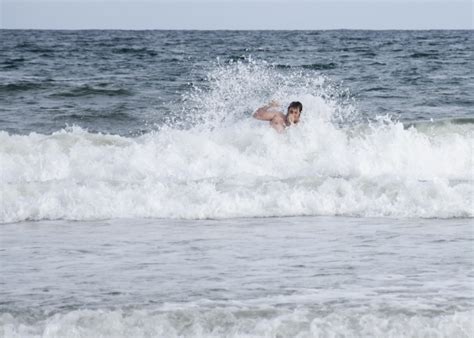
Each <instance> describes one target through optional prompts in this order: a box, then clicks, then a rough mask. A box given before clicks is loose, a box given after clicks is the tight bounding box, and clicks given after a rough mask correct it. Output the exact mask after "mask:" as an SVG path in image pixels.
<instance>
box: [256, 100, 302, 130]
mask: <svg viewBox="0 0 474 338" xmlns="http://www.w3.org/2000/svg"><path fill="white" fill-rule="evenodd" d="M278 106H279V104H278V102H275V101H271V102H270V103H269V104H267V105H266V106H263V107H260V108H258V109H257V110H256V111H255V113H253V117H255V118H256V119H257V120H262V121H270V125H271V126H272V127H273V128H275V130H276V131H278V132H279V133H281V132H283V131H284V130H285V128H287V127H289V126H291V125H292V124H297V123H298V122H299V121H300V115H301V111H302V110H303V105H302V104H301V102H298V101H294V102H291V103H290V105H289V106H288V109H287V112H286V115H285V114H283V113H282V112H280V111H278V110H277V109H276V107H278Z"/></svg>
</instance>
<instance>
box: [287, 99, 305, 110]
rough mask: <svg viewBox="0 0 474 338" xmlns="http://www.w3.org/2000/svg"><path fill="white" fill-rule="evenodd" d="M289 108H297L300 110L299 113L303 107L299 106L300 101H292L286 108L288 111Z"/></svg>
mask: <svg viewBox="0 0 474 338" xmlns="http://www.w3.org/2000/svg"><path fill="white" fill-rule="evenodd" d="M290 108H298V109H299V110H300V112H302V111H303V105H302V104H301V102H300V101H293V102H291V103H290V105H289V106H288V109H290Z"/></svg>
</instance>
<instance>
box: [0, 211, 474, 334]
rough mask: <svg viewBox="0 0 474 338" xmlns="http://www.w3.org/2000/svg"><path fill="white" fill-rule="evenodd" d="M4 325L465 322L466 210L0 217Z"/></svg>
mask: <svg viewBox="0 0 474 338" xmlns="http://www.w3.org/2000/svg"><path fill="white" fill-rule="evenodd" d="M1 236H2V238H1V240H2V251H1V256H0V259H1V261H2V273H1V275H2V288H1V299H2V303H1V312H2V313H3V315H1V317H0V323H1V324H2V330H3V335H6V336H22V337H25V336H29V335H31V336H33V335H41V334H43V335H44V336H46V337H49V336H62V337H66V336H89V335H92V336H99V335H100V334H104V335H106V336H110V335H112V336H130V335H133V336H137V337H138V336H154V335H166V336H209V335H216V336H255V335H266V336H296V335H300V336H301V337H306V336H321V337H326V336H331V335H337V334H339V335H342V336H351V337H352V336H359V337H364V336H365V337H366V336H381V335H383V336H410V337H420V336H423V335H429V336H435V337H453V336H456V337H468V336H469V335H471V334H472V333H473V332H474V331H473V326H472V321H471V319H472V315H473V313H472V308H473V303H474V288H473V282H474V279H473V277H474V276H473V261H472V256H473V239H474V238H473V223H472V220H471V219H456V220H406V219H404V220H400V219H390V218H344V217H336V218H335V217H296V218H292V217H290V218H264V219H262V218H258V219H255V218H254V219H233V220H203V221H172V220H146V219H123V220H108V221H94V222H64V221H55V222H44V221H43V222H33V223H21V224H4V225H2V231H1Z"/></svg>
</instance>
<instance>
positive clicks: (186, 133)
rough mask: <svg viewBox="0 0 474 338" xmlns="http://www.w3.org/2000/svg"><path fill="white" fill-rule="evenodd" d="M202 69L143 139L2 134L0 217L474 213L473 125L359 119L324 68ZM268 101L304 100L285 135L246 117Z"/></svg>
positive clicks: (75, 130)
mask: <svg viewBox="0 0 474 338" xmlns="http://www.w3.org/2000/svg"><path fill="white" fill-rule="evenodd" d="M209 81H210V85H209V87H210V88H208V90H206V91H204V90H201V89H200V88H195V89H194V90H193V91H191V92H190V93H187V94H186V95H185V99H184V100H183V103H182V107H181V111H179V113H180V114H179V115H178V114H177V115H176V116H174V117H175V118H174V119H170V121H167V124H164V125H162V126H158V127H157V130H156V131H153V132H150V133H148V134H145V135H142V136H138V137H124V136H118V135H112V134H100V133H99V134H97V133H90V132H88V131H87V130H84V129H82V128H80V127H74V126H72V127H70V128H67V129H64V130H60V131H57V132H54V133H52V134H51V135H43V134H38V133H30V134H28V135H11V134H9V133H7V132H4V131H2V132H0V162H1V163H2V166H1V168H0V176H1V177H2V181H1V185H2V186H1V190H2V191H3V194H2V196H1V199H2V201H1V202H2V203H1V206H2V207H1V210H0V220H1V221H2V222H3V223H5V222H18V221H24V220H45V219H67V220H93V219H106V218H127V217H128V218H130V217H154V218H186V219H205V218H230V217H271V216H303V215H305V216H321V215H326V216H328V215H343V216H362V217H379V216H390V217H406V218H416V217H428V218H452V217H473V215H474V214H473V213H474V211H473V208H472V205H473V200H472V197H473V192H474V188H473V187H474V186H473V177H472V172H473V151H472V149H473V144H474V143H473V141H474V136H473V133H472V132H473V130H474V128H473V126H474V124H472V123H456V122H457V121H450V120H447V121H436V122H424V123H420V124H418V125H416V124H415V125H413V124H412V125H406V124H405V125H404V124H403V123H402V122H400V121H396V120H394V119H393V118H391V117H390V116H378V117H375V118H373V119H372V120H366V121H363V120H362V119H361V118H358V117H354V115H356V114H357V112H355V111H354V108H353V107H352V106H351V105H350V104H348V103H347V102H341V101H339V102H338V101H337V100H336V99H335V98H334V95H333V92H334V90H335V89H334V86H331V84H329V85H327V83H328V80H327V79H326V78H324V77H321V76H320V77H314V76H313V77H311V76H310V75H308V74H305V73H303V72H294V73H293V74H290V75H286V76H282V75H281V74H280V73H278V72H277V71H276V70H275V69H274V68H272V67H270V66H265V65H264V64H263V65H262V63H258V62H253V63H252V62H250V63H235V64H230V65H221V66H218V68H217V70H214V71H213V72H211V73H210V74H209ZM270 99H274V100H278V101H279V102H282V106H281V109H285V104H287V102H290V101H291V100H300V101H301V102H302V103H303V107H304V109H303V114H302V123H301V125H299V126H296V127H292V128H289V129H288V130H287V132H286V133H284V134H283V135H280V134H278V133H275V131H274V130H272V129H271V128H269V126H268V125H267V124H266V123H262V122H259V121H256V120H253V119H252V117H251V113H252V112H253V110H252V109H255V107H258V105H259V104H264V103H265V102H268V101H269V100H270ZM468 122H469V121H468Z"/></svg>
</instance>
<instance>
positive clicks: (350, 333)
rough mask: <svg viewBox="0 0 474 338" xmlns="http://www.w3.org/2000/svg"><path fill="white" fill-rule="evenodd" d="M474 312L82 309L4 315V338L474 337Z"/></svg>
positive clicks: (1, 322)
mask: <svg viewBox="0 0 474 338" xmlns="http://www.w3.org/2000/svg"><path fill="white" fill-rule="evenodd" d="M472 315H473V314H472V313H470V312H455V313H453V314H446V315H436V316H423V315H408V314H402V313H398V314H386V313H385V314H384V313H370V312H361V313H359V312H357V311H342V312H330V313H329V314H317V313H314V311H310V310H308V309H303V308H298V309H296V310H282V309H272V308H265V309H264V308H262V309H239V308H235V307H221V308H211V309H205V308H204V309H203V308H199V307H195V308H183V309H177V310H172V311H161V310H157V311H151V310H135V311H131V312H126V311H122V310H116V311H109V310H78V311H72V312H68V313H65V314H56V315H53V316H51V317H49V318H46V319H44V320H31V319H30V320H25V319H21V318H17V317H14V316H13V315H10V314H3V315H0V334H1V335H2V336H3V337H6V338H7V337H8V338H14V337H22V338H26V337H31V338H33V337H43V338H53V337H61V338H68V337H75V338H80V337H117V338H118V337H136V338H139V337H223V336H225V337H277V336H282V337H407V338H408V337H428V336H429V337H459V338H462V337H471V336H472V334H473V333H474V327H473V324H472Z"/></svg>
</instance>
